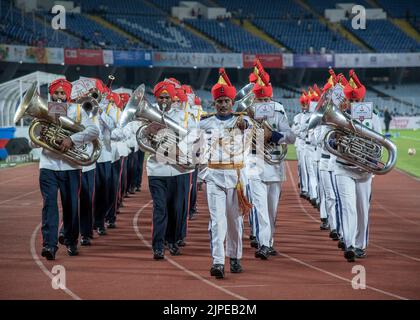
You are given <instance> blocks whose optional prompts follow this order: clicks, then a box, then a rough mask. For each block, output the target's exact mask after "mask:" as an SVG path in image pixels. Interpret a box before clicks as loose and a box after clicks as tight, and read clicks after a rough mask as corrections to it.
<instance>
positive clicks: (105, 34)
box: [44, 13, 142, 49]
mask: <svg viewBox="0 0 420 320" xmlns="http://www.w3.org/2000/svg"><path fill="white" fill-rule="evenodd" d="M44 16H46V17H47V19H48V21H49V20H50V19H51V17H52V15H51V14H49V13H44ZM66 24H67V26H66V27H67V29H68V30H71V32H73V33H74V34H76V35H77V36H78V37H80V38H82V39H83V40H84V41H85V42H86V43H87V44H88V45H89V46H98V47H102V48H109V49H138V48H142V46H141V45H140V44H138V43H136V44H135V43H132V42H130V39H129V38H128V37H126V36H124V35H121V34H120V33H118V32H116V31H114V30H111V29H108V28H106V27H104V26H102V25H100V24H99V23H97V22H96V21H94V20H92V19H90V18H89V17H87V16H85V15H83V14H67V15H66Z"/></svg>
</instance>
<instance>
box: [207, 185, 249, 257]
mask: <svg viewBox="0 0 420 320" xmlns="http://www.w3.org/2000/svg"><path fill="white" fill-rule="evenodd" d="M206 189H207V203H208V206H209V211H210V221H209V234H210V248H211V255H212V258H213V264H223V265H224V264H225V255H226V256H227V257H229V258H237V259H240V258H242V234H243V216H242V212H241V211H240V209H239V205H238V196H237V191H236V189H234V188H229V189H226V188H222V187H220V186H218V185H216V184H214V183H213V182H211V181H209V182H207V186H206ZM225 240H226V254H225V246H224V243H225Z"/></svg>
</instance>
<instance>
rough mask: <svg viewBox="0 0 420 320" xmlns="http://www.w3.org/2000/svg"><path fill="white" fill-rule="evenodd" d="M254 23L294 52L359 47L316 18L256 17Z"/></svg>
mask: <svg viewBox="0 0 420 320" xmlns="http://www.w3.org/2000/svg"><path fill="white" fill-rule="evenodd" d="M254 23H255V25H256V26H257V27H259V28H260V29H262V30H264V31H265V32H266V33H267V34H268V35H270V36H271V37H273V38H274V39H276V40H277V41H279V42H280V43H282V44H283V45H284V46H286V47H287V48H289V49H290V50H292V51H293V52H296V53H307V52H308V50H309V48H310V47H312V48H313V49H314V52H318V53H319V52H320V51H321V48H325V50H326V52H331V51H334V52H343V53H344V52H349V53H350V52H360V51H361V49H360V48H358V47H357V46H356V45H354V44H353V43H351V42H350V41H348V40H346V39H344V38H343V37H342V36H341V35H340V34H338V33H335V32H333V31H331V30H330V29H329V28H328V27H327V26H325V25H323V24H322V23H320V22H319V21H318V20H316V19H305V20H300V19H299V20H296V19H292V20H276V21H273V20H267V19H256V20H254Z"/></svg>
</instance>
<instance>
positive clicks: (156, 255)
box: [153, 249, 165, 260]
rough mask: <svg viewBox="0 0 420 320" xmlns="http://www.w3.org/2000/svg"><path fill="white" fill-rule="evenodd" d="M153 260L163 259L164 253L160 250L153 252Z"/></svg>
mask: <svg viewBox="0 0 420 320" xmlns="http://www.w3.org/2000/svg"><path fill="white" fill-rule="evenodd" d="M153 259H155V260H162V259H165V252H164V251H163V250H160V249H157V250H153Z"/></svg>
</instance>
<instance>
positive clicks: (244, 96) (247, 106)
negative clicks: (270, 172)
mask: <svg viewBox="0 0 420 320" xmlns="http://www.w3.org/2000/svg"><path fill="white" fill-rule="evenodd" d="M253 88H254V84H253V83H249V84H247V85H246V86H245V87H243V88H242V89H241V90H240V91H239V92H238V93H237V94H236V96H235V103H234V110H235V111H236V112H245V113H246V114H247V115H248V116H249V117H250V118H251V119H252V121H253V126H254V129H255V131H254V132H255V133H256V132H257V130H259V129H261V130H265V129H268V130H270V131H274V129H273V128H272V127H271V125H270V124H269V123H268V122H267V121H266V120H263V121H258V120H255V119H254V118H253V116H254V115H255V110H254V108H253V107H252V105H253V103H254V100H255V95H254V93H253V92H252V89H253ZM252 144H253V147H254V148H258V146H257V139H256V136H255V135H254V137H253V139H252ZM278 147H279V146H278V145H277V144H275V143H269V142H265V143H264V150H261V152H262V153H263V154H264V159H265V161H267V162H268V163H269V164H279V163H280V162H281V161H283V159H284V158H285V157H286V155H287V144H281V145H280V147H281V151H280V154H279V155H278V158H276V159H273V155H276V153H278V150H277V148H278ZM258 150H260V149H258Z"/></svg>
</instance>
